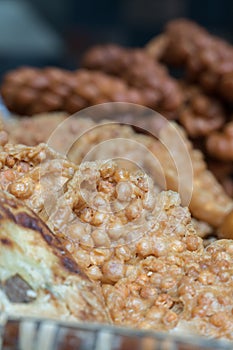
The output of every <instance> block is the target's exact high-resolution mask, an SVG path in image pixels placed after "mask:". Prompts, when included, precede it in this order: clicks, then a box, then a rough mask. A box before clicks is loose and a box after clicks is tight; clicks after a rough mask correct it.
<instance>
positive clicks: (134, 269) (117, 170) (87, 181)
mask: <svg viewBox="0 0 233 350" xmlns="http://www.w3.org/2000/svg"><path fill="white" fill-rule="evenodd" d="M1 161H2V164H3V167H2V169H1V172H0V175H1V176H0V184H1V188H2V189H5V190H6V189H7V190H8V191H12V186H13V185H14V184H16V183H17V184H18V183H23V182H24V183H25V180H26V179H27V178H28V179H30V181H32V182H33V184H34V189H33V194H31V196H30V197H27V198H26V197H25V196H22V191H19V192H17V191H16V192H15V195H17V196H18V197H21V199H22V201H24V202H25V203H26V204H27V205H28V206H29V207H31V208H32V209H33V210H34V211H36V212H37V213H38V214H39V216H40V217H41V218H42V219H43V220H44V221H45V222H46V223H47V225H48V226H49V227H50V228H51V229H52V231H53V232H54V234H55V235H57V236H58V237H59V238H60V240H61V241H62V242H63V245H64V246H65V247H66V248H67V250H68V251H69V252H70V253H71V254H72V255H73V258H74V259H75V260H76V262H78V263H79V266H81V268H82V269H83V271H85V273H86V274H87V275H88V276H89V277H90V278H91V279H92V280H93V281H96V282H101V288H102V291H103V295H104V299H105V304H106V307H107V309H108V312H109V314H110V318H111V319H112V320H113V323H114V324H116V325H121V326H130V327H136V328H143V329H157V330H163V331H164V330H166V331H169V332H173V331H174V332H176V333H177V331H183V330H184V328H185V329H186V330H187V331H188V332H190V333H194V334H200V335H205V336H209V337H217V338H219V337H225V338H228V339H232V334H233V333H232V331H233V329H232V324H233V313H232V309H233V301H232V287H233V286H232V279H231V275H232V273H233V265H232V261H233V259H232V257H233V241H231V240H220V241H216V242H214V243H212V244H211V245H209V246H208V247H207V248H204V245H203V241H202V239H201V238H200V237H198V235H197V232H196V231H195V229H194V227H193V225H192V221H191V216H190V213H189V211H188V209H187V208H184V207H181V206H180V198H179V195H178V194H177V193H175V192H172V191H163V192H160V193H159V192H158V189H157V188H155V187H154V185H153V182H152V181H151V179H150V178H149V177H148V176H147V175H145V174H142V173H140V172H133V171H129V170H126V169H124V168H121V167H119V166H118V165H117V164H116V163H114V162H112V161H108V162H106V161H99V162H86V163H82V164H81V165H80V166H79V167H77V166H76V165H75V164H73V163H72V162H70V161H68V160H67V159H66V158H65V157H62V156H60V155H59V154H57V153H56V152H54V151H52V150H50V149H49V148H48V147H47V146H45V145H39V146H37V147H27V146H22V145H17V146H11V145H6V146H5V147H3V149H2V152H1ZM25 164H27V165H28V166H25ZM9 171H10V174H8V173H7V172H9ZM51 188H52V191H50V189H51ZM61 188H62V191H61ZM14 191H15V188H14ZM55 194H56V195H55ZM151 198H152V199H153V200H151ZM223 315H224V317H223Z"/></svg>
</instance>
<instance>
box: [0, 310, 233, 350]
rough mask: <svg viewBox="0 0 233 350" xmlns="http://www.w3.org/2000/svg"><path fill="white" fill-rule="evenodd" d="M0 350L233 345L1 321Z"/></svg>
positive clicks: (199, 349) (174, 349) (175, 349)
mask: <svg viewBox="0 0 233 350" xmlns="http://www.w3.org/2000/svg"><path fill="white" fill-rule="evenodd" d="M0 334H1V342H0V349H1V350H204V349H218V350H219V349H223V350H232V348H233V343H231V342H228V341H225V340H213V339H206V338H201V337H194V336H185V335H170V334H169V333H165V332H164V333H161V332H154V331H143V330H134V329H130V328H120V327H115V326H111V325H100V324H94V323H90V324H89V323H76V322H59V321H54V320H48V319H39V318H28V317H25V318H24V317H10V316H6V315H1V318H0Z"/></svg>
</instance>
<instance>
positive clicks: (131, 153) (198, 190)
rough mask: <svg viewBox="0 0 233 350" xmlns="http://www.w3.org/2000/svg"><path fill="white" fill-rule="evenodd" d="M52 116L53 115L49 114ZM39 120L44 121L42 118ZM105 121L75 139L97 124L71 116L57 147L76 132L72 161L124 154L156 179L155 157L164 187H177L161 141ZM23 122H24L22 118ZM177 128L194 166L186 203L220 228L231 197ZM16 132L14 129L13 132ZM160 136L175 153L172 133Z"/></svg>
mask: <svg viewBox="0 0 233 350" xmlns="http://www.w3.org/2000/svg"><path fill="white" fill-rule="evenodd" d="M51 118H53V116H51ZM41 120H42V123H43V118H42V119H41ZM38 122H40V117H38V118H36V119H34V121H33V119H32V120H31V121H30V123H31V125H32V129H31V130H33V123H35V128H34V129H36V125H37V123H38ZM142 122H144V121H142ZM104 124H105V122H103V125H102V126H101V124H99V127H96V128H94V129H93V130H91V131H90V132H86V133H85V136H82V137H81V138H78V135H79V132H80V134H82V132H84V131H85V130H88V129H89V128H90V127H92V126H95V125H98V124H95V123H94V122H93V121H90V120H88V119H86V120H85V119H82V118H79V119H73V120H72V119H70V122H69V123H67V126H66V132H63V133H62V135H61V137H58V138H57V140H56V141H57V142H56V149H58V150H59V149H61V150H62V149H64V147H65V145H66V144H67V143H68V144H69V140H70V138H73V137H74V135H77V142H76V143H74V145H73V147H72V148H71V150H70V152H69V158H70V159H71V160H72V161H73V162H74V163H76V164H80V163H81V162H82V161H83V159H84V158H85V156H86V155H87V154H88V152H89V151H91V158H90V159H89V160H96V159H111V158H115V157H119V156H120V157H122V156H123V157H124V158H127V159H129V160H131V161H132V165H133V164H135V163H136V164H137V165H138V166H140V167H141V168H142V169H144V170H145V171H146V172H147V173H149V174H150V176H151V177H152V178H153V180H154V181H155V182H157V180H158V178H159V177H161V173H160V169H159V167H157V166H155V160H157V162H158V164H160V166H161V167H162V171H163V173H164V175H165V180H166V188H167V189H171V190H174V191H177V190H178V187H177V185H178V174H177V169H176V165H175V164H174V161H173V159H172V157H171V155H170V153H169V151H168V150H167V149H166V147H164V146H163V145H162V143H161V142H159V141H158V140H156V139H154V138H152V137H150V136H148V135H138V134H136V133H135V132H134V131H133V130H132V128H131V127H129V126H127V125H124V126H123V125H114V124H112V125H111V124H110V125H109V124H107V125H104ZM22 125H24V122H23V121H22ZM176 128H177V130H178V132H179V133H180V136H181V137H182V138H183V140H184V143H185V145H186V147H187V150H188V152H189V155H190V158H191V162H192V166H193V176H194V178H193V179H194V182H193V192H192V198H191V203H190V205H189V208H190V210H191V212H192V215H193V216H194V218H196V219H198V220H201V221H204V222H206V223H208V224H210V225H211V226H213V227H219V226H220V225H221V224H222V222H223V220H224V218H225V216H226V215H227V214H228V213H229V211H230V210H231V208H232V206H233V202H232V199H231V198H230V197H229V196H227V195H226V193H225V191H224V190H223V188H222V186H221V185H220V184H219V183H218V182H217V180H216V179H215V177H214V176H213V175H212V173H211V172H210V171H208V170H207V166H206V163H205V162H204V160H203V155H202V153H201V152H200V151H198V150H195V149H193V147H192V145H191V143H190V142H189V141H188V139H187V137H186V135H185V134H184V133H183V131H182V129H181V128H180V127H178V126H176ZM151 131H153V125H151ZM15 134H16V132H15V133H14V135H15ZM10 135H11V134H10ZM21 135H22V132H21ZM10 137H11V136H10ZM118 137H120V138H121V139H122V141H121V142H120V143H119V142H118V143H117V146H116V141H115V139H117V138H118ZM163 137H164V138H165V140H166V139H169V140H170V142H171V143H172V144H173V148H174V149H173V152H174V153H176V152H178V151H176V149H175V147H176V145H175V142H173V141H172V140H173V137H174V135H173V134H172V133H169V132H168V133H167V134H166V133H165V134H164V136H163ZM35 138H36V130H35ZM18 140H19V139H17V138H15V139H14V141H15V142H17V141H18ZM28 140H29V141H31V138H29V139H28V138H27V136H24V142H25V143H26V142H27V143H29V142H28ZM108 140H110V141H109V142H108V144H107V147H106V145H105V143H103V145H102V146H101V143H102V142H103V141H108ZM111 140H112V141H111ZM21 141H22V138H21ZM133 141H134V142H133ZM135 142H136V143H137V144H140V145H143V146H145V147H146V148H141V147H139V148H138V147H137V149H135ZM96 146H98V147H96ZM148 150H149V151H150V152H152V155H154V156H155V158H153V157H152V156H150V152H149V151H148ZM180 161H181V159H180ZM128 166H129V165H128ZM184 167H185V164H184ZM221 168H222V167H221ZM157 185H158V186H160V188H161V186H162V184H161V183H158V182H157ZM204 232H205V231H204ZM206 233H207V234H208V233H209V231H208V230H207V232H206Z"/></svg>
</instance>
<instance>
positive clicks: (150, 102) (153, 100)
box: [83, 44, 182, 118]
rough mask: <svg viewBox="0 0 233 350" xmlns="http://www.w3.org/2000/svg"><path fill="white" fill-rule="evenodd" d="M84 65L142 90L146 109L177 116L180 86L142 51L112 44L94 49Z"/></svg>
mask: <svg viewBox="0 0 233 350" xmlns="http://www.w3.org/2000/svg"><path fill="white" fill-rule="evenodd" d="M83 65H84V67H86V68H88V69H94V70H100V71H103V72H105V73H108V74H111V75H113V76H117V77H120V78H122V79H123V80H124V81H125V82H127V84H128V85H129V86H132V87H134V88H137V89H138V90H139V91H140V94H141V96H143V100H144V105H145V106H148V107H150V108H152V109H155V110H156V111H158V112H160V113H164V114H165V115H166V116H167V117H170V118H171V117H173V118H174V117H176V114H175V111H176V109H177V108H178V107H179V106H180V104H181V102H182V95H181V91H180V89H179V85H178V84H177V82H176V80H175V79H173V78H172V77H170V76H169V74H168V72H167V69H166V68H165V66H163V65H161V64H160V63H158V62H155V60H154V59H153V58H151V57H150V56H149V55H147V54H146V53H145V52H144V50H143V49H129V48H124V47H121V46H119V45H113V44H112V45H102V46H101V45H99V46H95V47H93V48H91V49H89V50H88V51H87V52H86V54H85V55H84V57H83Z"/></svg>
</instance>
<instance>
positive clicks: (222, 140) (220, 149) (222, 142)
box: [206, 121, 233, 161]
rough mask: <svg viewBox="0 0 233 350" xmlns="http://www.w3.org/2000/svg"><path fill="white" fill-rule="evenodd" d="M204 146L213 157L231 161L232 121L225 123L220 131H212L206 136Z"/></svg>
mask: <svg viewBox="0 0 233 350" xmlns="http://www.w3.org/2000/svg"><path fill="white" fill-rule="evenodd" d="M206 147H207V150H208V152H209V154H211V155H212V156H213V157H215V158H217V159H221V160H225V161H233V121H232V122H229V123H228V124H226V125H225V127H224V129H223V131H222V132H220V131H218V132H214V133H212V134H211V135H210V136H209V137H208V138H207V141H206Z"/></svg>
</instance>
